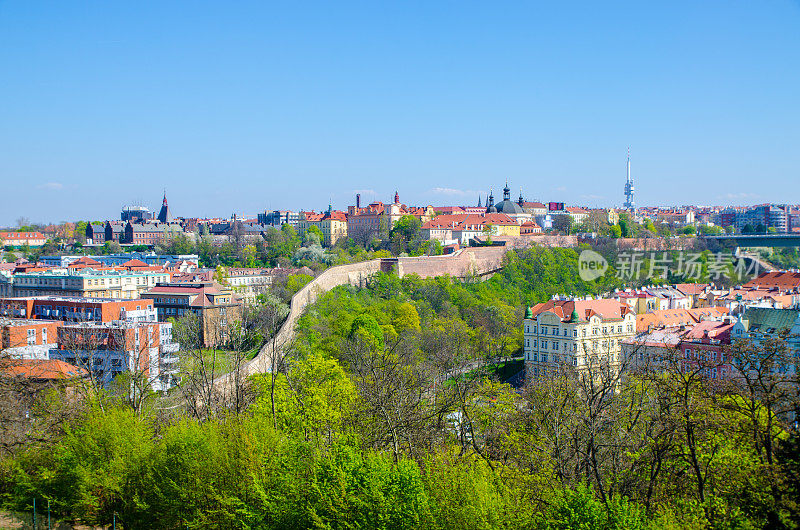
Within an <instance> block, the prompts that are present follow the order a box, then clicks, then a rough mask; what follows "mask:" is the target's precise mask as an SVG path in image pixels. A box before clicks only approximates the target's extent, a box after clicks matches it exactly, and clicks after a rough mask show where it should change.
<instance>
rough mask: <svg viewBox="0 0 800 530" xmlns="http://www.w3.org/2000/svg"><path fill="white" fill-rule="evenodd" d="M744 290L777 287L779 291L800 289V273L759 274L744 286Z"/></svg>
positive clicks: (775, 272)
mask: <svg viewBox="0 0 800 530" xmlns="http://www.w3.org/2000/svg"><path fill="white" fill-rule="evenodd" d="M743 287H745V288H749V289H753V288H755V287H758V288H759V289H769V288H773V287H777V288H778V289H780V290H791V289H797V288H800V272H786V271H774V272H765V273H763V274H760V275H759V276H758V277H757V278H753V279H752V280H750V281H749V282H747V283H746V284H744V286H743Z"/></svg>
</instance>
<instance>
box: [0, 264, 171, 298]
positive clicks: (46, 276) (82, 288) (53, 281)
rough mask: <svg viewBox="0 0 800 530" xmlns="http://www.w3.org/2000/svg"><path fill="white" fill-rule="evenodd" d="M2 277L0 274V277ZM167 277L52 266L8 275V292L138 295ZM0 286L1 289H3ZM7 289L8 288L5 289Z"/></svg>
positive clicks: (0, 290)
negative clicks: (10, 289) (40, 270)
mask: <svg viewBox="0 0 800 530" xmlns="http://www.w3.org/2000/svg"><path fill="white" fill-rule="evenodd" d="M2 280H3V279H2V278H0V281H2ZM168 280H169V273H168V272H151V271H118V270H93V269H84V270H80V271H74V272H72V271H70V272H67V271H64V270H63V269H62V270H52V271H49V272H26V273H19V274H15V275H14V276H13V277H12V278H11V285H12V292H11V293H10V294H9V293H7V294H6V295H7V296H9V295H10V296H44V295H55V296H80V297H89V298H128V299H130V298H138V297H139V295H140V294H141V293H143V292H144V291H146V290H148V289H150V288H152V287H154V286H155V285H156V284H157V283H158V282H165V281H168ZM3 291H4V290H3V289H0V292H3ZM5 291H7V290H5Z"/></svg>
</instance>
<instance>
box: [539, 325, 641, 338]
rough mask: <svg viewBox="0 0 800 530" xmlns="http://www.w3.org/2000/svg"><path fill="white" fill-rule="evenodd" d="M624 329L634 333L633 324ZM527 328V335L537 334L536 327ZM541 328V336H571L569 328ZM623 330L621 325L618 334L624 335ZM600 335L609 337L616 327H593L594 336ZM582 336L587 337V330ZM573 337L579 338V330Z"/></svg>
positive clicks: (573, 333)
mask: <svg viewBox="0 0 800 530" xmlns="http://www.w3.org/2000/svg"><path fill="white" fill-rule="evenodd" d="M624 327H625V329H626V331H627V332H629V333H632V332H633V324H627V325H625V326H624ZM525 328H526V329H525V333H533V334H536V333H537V331H536V326H531V325H530V324H528V325H526V326H525ZM539 328H540V331H541V333H540V334H541V335H548V333H549V334H551V335H553V336H560V335H562V332H563V336H564V337H569V335H570V333H569V330H568V329H567V328H563V329H561V328H559V327H558V326H552V327H548V326H545V325H542V326H540V327H539ZM622 329H623V325H622V324H619V325H618V326H617V330H616V332H617V333H622ZM600 333H602V334H603V335H608V334H609V333H614V326H603V327H593V328H592V335H599V334H600ZM582 335H583V336H584V337H585V336H586V335H587V332H586V328H583V333H582ZM572 336H573V337H577V336H578V330H577V329H573V330H572Z"/></svg>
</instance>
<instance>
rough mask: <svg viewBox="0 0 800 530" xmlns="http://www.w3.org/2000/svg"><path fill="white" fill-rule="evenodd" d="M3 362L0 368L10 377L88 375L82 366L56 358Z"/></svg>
mask: <svg viewBox="0 0 800 530" xmlns="http://www.w3.org/2000/svg"><path fill="white" fill-rule="evenodd" d="M3 364H4V366H2V368H0V369H2V371H3V372H5V373H6V374H8V375H9V376H12V377H25V378H28V379H48V380H56V379H71V378H73V377H86V376H87V375H89V372H87V371H86V370H84V369H83V368H79V367H77V366H73V365H71V364H67V363H65V362H64V361H61V360H56V359H50V360H38V359H14V360H10V361H9V362H8V363H3Z"/></svg>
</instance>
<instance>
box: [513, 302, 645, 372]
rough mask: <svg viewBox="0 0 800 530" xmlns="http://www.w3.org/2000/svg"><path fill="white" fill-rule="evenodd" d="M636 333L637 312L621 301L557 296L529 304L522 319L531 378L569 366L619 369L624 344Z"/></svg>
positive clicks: (586, 369) (528, 369) (581, 368)
mask: <svg viewBox="0 0 800 530" xmlns="http://www.w3.org/2000/svg"><path fill="white" fill-rule="evenodd" d="M635 333H636V317H635V314H634V312H633V311H632V310H631V309H630V308H629V307H628V306H627V305H626V304H623V303H620V302H619V301H618V300H609V299H598V300H592V299H558V298H556V299H553V300H550V301H548V302H543V303H540V304H537V305H535V306H533V307H528V308H527V309H526V312H525V320H524V322H523V334H524V339H523V340H524V343H523V349H524V354H525V368H526V373H527V378H528V381H535V380H536V379H537V378H539V377H546V376H550V375H554V374H556V373H558V371H559V370H564V369H574V370H577V371H579V372H581V371H589V370H593V369H598V368H600V367H609V368H611V369H612V370H613V369H619V367H620V362H621V358H620V353H621V343H622V341H624V340H626V339H629V338H631V337H633V336H634V335H635Z"/></svg>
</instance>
